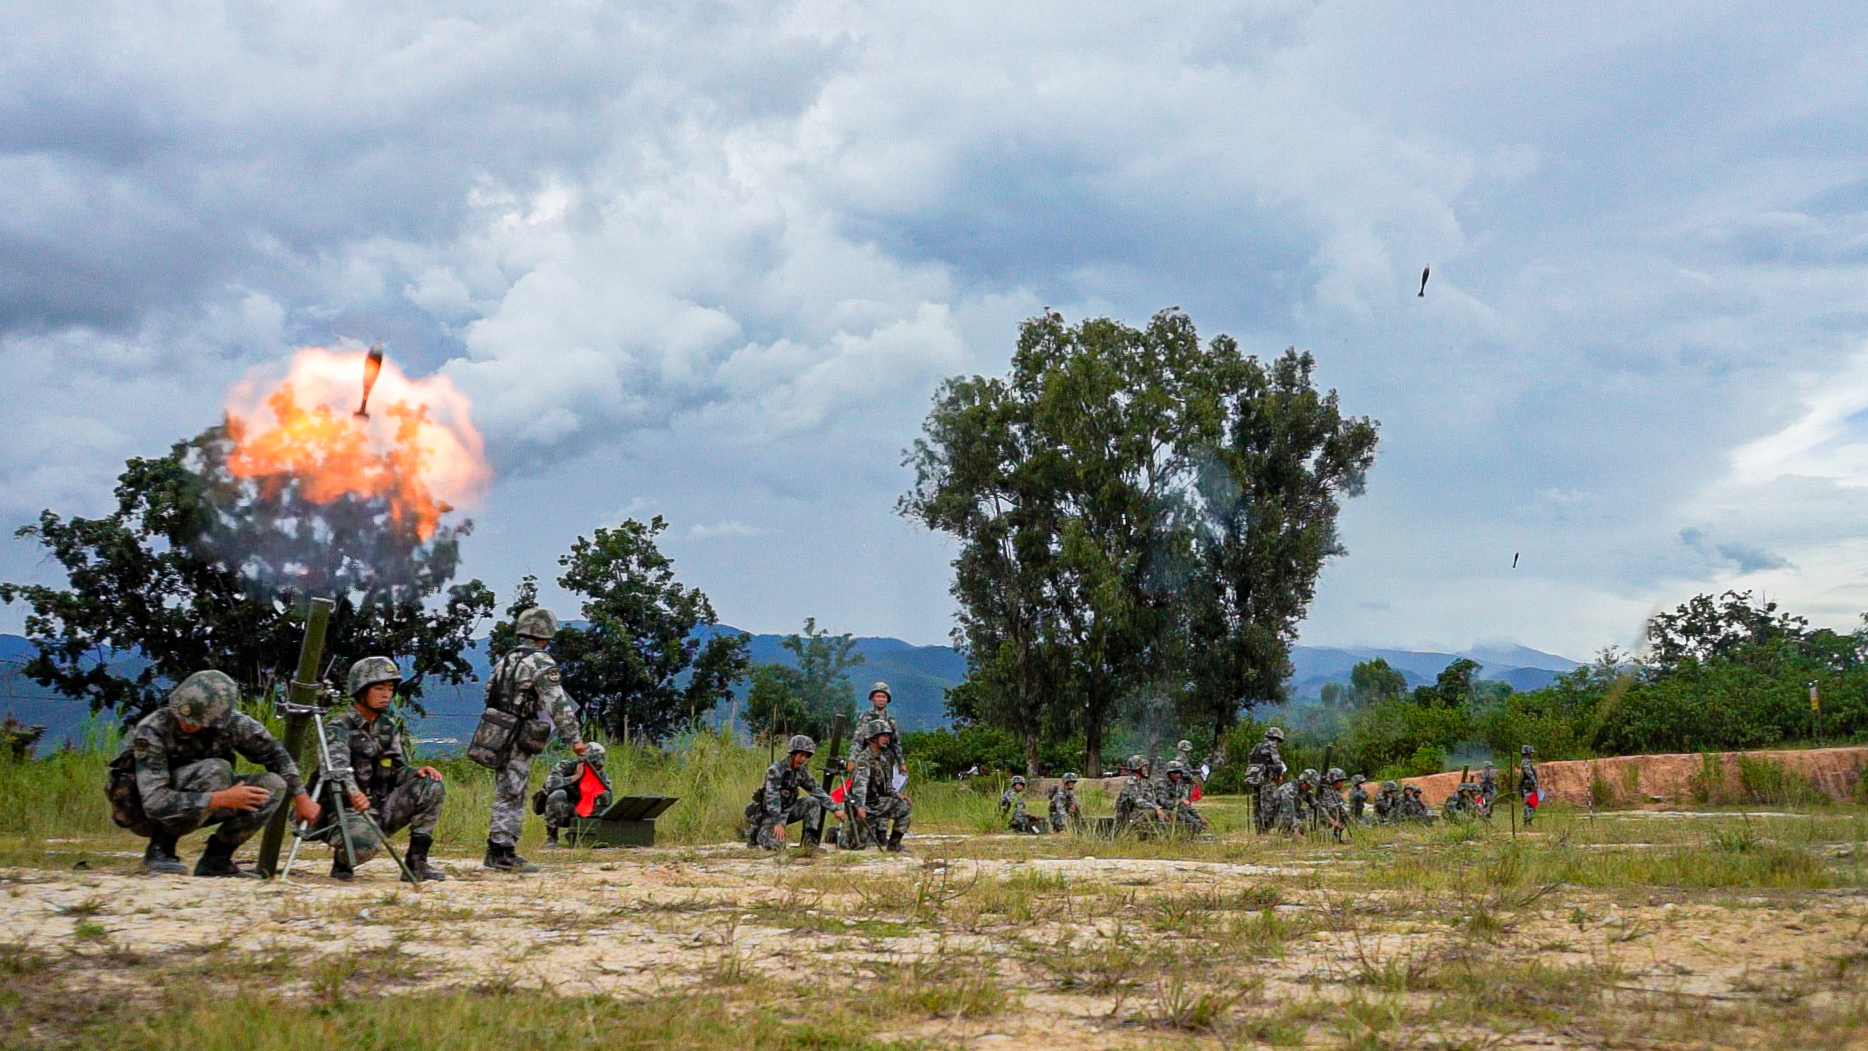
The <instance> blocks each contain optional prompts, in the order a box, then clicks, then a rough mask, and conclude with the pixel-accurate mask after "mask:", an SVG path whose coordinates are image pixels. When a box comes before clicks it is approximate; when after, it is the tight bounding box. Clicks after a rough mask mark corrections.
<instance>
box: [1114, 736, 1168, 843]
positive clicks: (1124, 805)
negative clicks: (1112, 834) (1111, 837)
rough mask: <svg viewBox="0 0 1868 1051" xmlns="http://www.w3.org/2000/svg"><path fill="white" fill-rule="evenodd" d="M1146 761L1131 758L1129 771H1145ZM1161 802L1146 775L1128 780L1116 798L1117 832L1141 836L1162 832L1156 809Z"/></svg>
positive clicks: (1159, 816) (1138, 757)
mask: <svg viewBox="0 0 1868 1051" xmlns="http://www.w3.org/2000/svg"><path fill="white" fill-rule="evenodd" d="M1147 765H1148V764H1147V762H1146V760H1144V759H1142V757H1141V756H1133V757H1131V758H1130V760H1129V768H1130V769H1131V770H1145V769H1147ZM1160 806H1161V801H1160V800H1159V799H1157V798H1155V783H1154V782H1153V781H1150V780H1149V779H1148V777H1147V775H1146V774H1139V773H1138V774H1136V775H1135V776H1133V777H1130V778H1129V783H1128V784H1126V785H1123V786H1122V792H1121V794H1120V795H1117V796H1116V828H1117V830H1123V829H1133V830H1134V831H1136V832H1137V833H1139V834H1141V835H1150V834H1152V833H1154V832H1159V831H1162V830H1163V826H1162V822H1161V815H1159V814H1157V813H1156V812H1155V811H1156V808H1158V807H1160Z"/></svg>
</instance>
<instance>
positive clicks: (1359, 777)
mask: <svg viewBox="0 0 1868 1051" xmlns="http://www.w3.org/2000/svg"><path fill="white" fill-rule="evenodd" d="M1368 779H1369V775H1367V774H1357V775H1356V776H1354V777H1352V778H1350V779H1349V780H1351V781H1354V782H1355V783H1356V784H1358V785H1359V784H1361V783H1362V782H1364V781H1367V780H1368Z"/></svg>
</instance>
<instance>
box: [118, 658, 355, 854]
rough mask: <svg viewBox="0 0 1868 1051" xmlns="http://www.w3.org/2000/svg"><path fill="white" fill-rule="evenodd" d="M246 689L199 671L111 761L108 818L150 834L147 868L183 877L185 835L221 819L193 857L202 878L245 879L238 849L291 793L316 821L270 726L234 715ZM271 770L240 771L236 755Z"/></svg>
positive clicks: (302, 816)
mask: <svg viewBox="0 0 1868 1051" xmlns="http://www.w3.org/2000/svg"><path fill="white" fill-rule="evenodd" d="M239 699H240V688H239V687H238V686H237V685H235V684H234V681H233V679H231V678H229V677H228V676H227V673H225V672H219V671H198V672H195V673H194V674H193V675H190V676H189V677H188V678H186V679H184V680H182V684H181V685H180V686H177V687H176V688H175V690H174V692H172V693H170V694H169V703H168V704H167V705H166V706H165V707H162V708H158V709H156V710H155V711H153V712H151V713H150V714H149V715H147V716H145V717H144V718H143V720H142V721H141V722H139V723H137V724H136V729H135V730H132V731H131V732H130V740H129V742H128V743H127V744H126V745H125V746H124V749H123V751H122V753H121V754H119V755H118V756H117V758H116V759H114V760H112V761H111V764H110V781H109V784H108V785H107V787H106V789H105V790H106V792H107V793H108V794H109V796H110V802H111V818H112V820H114V821H115V822H116V823H117V824H118V825H119V826H121V827H123V828H127V829H129V830H130V831H131V832H134V833H136V834H137V835H139V836H147V837H149V849H147V850H146V851H144V852H143V871H144V872H161V873H167V874H170V875H177V876H179V875H181V874H182V873H183V872H184V871H186V870H185V869H183V868H182V862H181V859H180V858H179V857H177V856H176V854H175V846H176V843H177V841H179V840H180V838H181V837H182V836H185V835H187V834H188V833H190V832H193V831H195V830H196V829H200V828H206V827H207V826H209V825H219V826H220V827H219V828H218V829H216V830H215V831H214V834H213V835H211V836H209V837H208V842H207V849H205V850H203V851H202V852H201V858H200V860H199V861H197V862H196V863H195V875H197V876H245V875H249V873H246V872H243V871H241V869H240V868H239V866H237V865H235V864H234V861H233V853H234V850H235V848H237V847H239V846H240V844H242V843H244V842H246V840H247V838H248V837H250V836H252V835H253V833H255V832H257V831H259V830H260V829H261V828H262V827H264V826H265V824H266V822H267V820H268V819H270V818H271V817H272V814H273V811H275V810H277V809H279V804H280V803H283V802H285V800H286V798H287V797H288V796H289V797H291V800H292V810H293V812H294V813H295V814H297V816H298V819H299V820H300V821H316V820H318V804H317V803H315V802H313V801H312V799H311V797H310V796H309V795H307V794H305V789H304V787H303V786H302V785H301V784H300V783H299V777H298V764H296V763H294V762H293V761H292V756H291V754H290V753H288V752H287V751H286V750H285V746H284V745H282V744H280V743H279V742H278V740H277V739H275V738H274V737H273V736H272V735H271V734H269V733H267V732H266V728H265V727H264V726H262V725H260V723H259V722H258V721H257V720H255V719H253V718H251V717H250V716H247V715H243V714H241V713H240V712H236V711H234V704H235V702H237V701H238V700H239ZM236 755H239V756H242V757H244V758H246V759H247V760H248V761H250V762H254V763H258V764H259V765H261V766H263V767H265V768H266V770H267V772H266V773H263V774H240V775H237V776H236V775H235V774H234V772H233V761H234V756H236Z"/></svg>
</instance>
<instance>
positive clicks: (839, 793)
mask: <svg viewBox="0 0 1868 1051" xmlns="http://www.w3.org/2000/svg"><path fill="white" fill-rule="evenodd" d="M849 787H850V779H849V778H847V777H846V778H844V779H843V780H841V781H838V782H837V787H835V788H833V789H831V790H830V798H832V799H834V800H836V801H837V802H839V803H841V802H843V797H844V796H845V795H847V794H848V790H849Z"/></svg>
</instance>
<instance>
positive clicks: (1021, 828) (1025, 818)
mask: <svg viewBox="0 0 1868 1051" xmlns="http://www.w3.org/2000/svg"><path fill="white" fill-rule="evenodd" d="M1006 827H1007V828H1009V829H1011V830H1012V831H1013V832H1043V831H1045V826H1044V822H1042V821H1039V820H1038V819H1037V818H1035V817H1032V816H1031V815H1030V814H1013V815H1012V821H1011V823H1010V824H1008V825H1007V826H1006Z"/></svg>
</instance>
